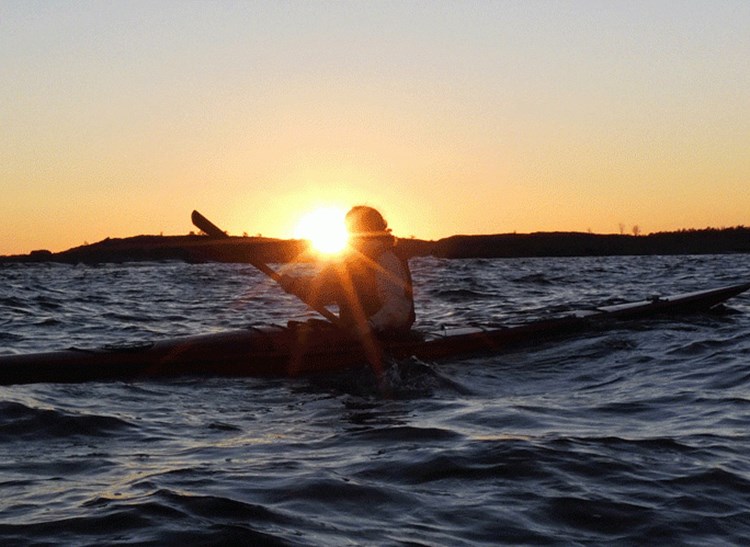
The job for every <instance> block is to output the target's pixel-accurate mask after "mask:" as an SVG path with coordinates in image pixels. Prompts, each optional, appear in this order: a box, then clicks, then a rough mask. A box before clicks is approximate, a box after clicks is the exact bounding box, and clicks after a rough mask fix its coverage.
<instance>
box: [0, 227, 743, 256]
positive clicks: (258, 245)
mask: <svg viewBox="0 0 750 547" xmlns="http://www.w3.org/2000/svg"><path fill="white" fill-rule="evenodd" d="M397 249H398V250H399V252H400V253H401V254H403V255H404V256H406V257H408V258H411V257H415V256H435V257H440V258H521V257H570V256H625V255H686V254H726V253H750V228H746V227H744V226H739V227H735V228H723V229H713V228H707V229H703V230H681V231H678V232H659V233H654V234H648V235H640V236H635V235H602V234H591V233H583V232H537V233H531V234H495V235H456V236H451V237H448V238H444V239H439V240H436V241H426V240H421V239H413V238H410V239H400V240H399V242H398V246H397ZM169 260H178V261H184V262H231V263H249V262H252V261H262V262H271V263H282V262H292V261H295V260H312V254H311V253H310V250H309V244H308V243H307V242H306V241H302V240H285V239H271V238H262V237H238V236H232V237H226V238H212V237H209V236H206V235H184V236H153V235H140V236H133V237H128V238H121V239H110V238H107V239H105V240H103V241H100V242H98V243H93V244H91V245H82V246H80V247H74V248H72V249H68V250H66V251H62V252H58V253H53V252H50V251H46V250H38V251H32V252H31V253H29V254H26V255H11V256H0V263H14V262H23V263H25V262H58V263H68V264H78V263H84V264H96V263H107V262H144V261H169Z"/></svg>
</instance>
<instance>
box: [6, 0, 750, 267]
mask: <svg viewBox="0 0 750 547" xmlns="http://www.w3.org/2000/svg"><path fill="white" fill-rule="evenodd" d="M0 83H1V85H0V189H1V190H2V200H0V254H12V253H27V252H30V251H31V250H34V249H40V248H46V249H50V250H53V251H60V250H64V249H67V248H69V247H73V246H76V245H81V244H83V243H84V242H85V241H88V242H91V243H93V242H95V241H99V240H101V239H104V238H105V237H127V236H131V235H138V234H158V233H164V234H165V235H166V234H170V235H171V234H185V233H188V232H189V231H190V230H192V229H193V227H192V225H191V223H190V212H191V211H192V210H193V209H198V210H199V211H201V212H202V213H204V214H205V215H206V216H207V217H208V218H210V219H211V220H213V221H214V222H215V223H216V224H218V225H219V226H221V227H222V228H224V229H226V230H228V231H229V232H230V233H231V234H237V235H239V234H242V233H243V232H247V233H249V234H250V235H254V234H257V233H261V234H263V235H266V236H272V237H290V236H291V234H292V232H293V229H294V225H295V223H296V219H297V218H299V217H300V216H301V215H302V214H303V213H304V212H306V211H308V210H310V209H311V208H314V207H316V206H320V205H331V204H336V205H340V206H342V207H347V206H348V205H351V204H355V203H365V204H369V205H373V206H376V207H378V208H380V209H381V211H382V212H383V213H384V214H385V216H386V217H387V219H388V220H389V222H390V224H391V227H392V228H393V230H394V233H395V234H396V235H399V236H402V237H408V236H411V235H414V236H416V237H419V238H425V239H436V238H440V237H444V236H449V235H453V234H457V233H468V234H479V233H503V232H513V231H517V232H532V231H548V230H565V231H567V230H572V231H587V230H591V231H594V232H598V233H613V232H614V233H616V232H618V231H619V230H620V226H621V225H622V226H624V227H625V230H626V231H627V232H630V231H631V229H632V226H633V225H638V226H640V227H641V230H642V231H643V232H644V233H648V232H654V231H661V230H674V229H680V228H703V227H706V226H712V227H724V226H735V225H739V224H744V225H749V224H750V152H749V150H750V2H749V1H747V0H735V1H732V0H726V1H721V0H706V1H691V0H678V1H667V0H663V1H660V0H646V1H634V0H626V1H625V0H624V1H614V0H613V1H600V0H588V1H584V0H579V1H564V2H563V1H536V2H534V1H517V2H516V1H514V2H510V1H493V2H469V1H466V2H437V1H423V2H412V1H383V0H376V1H372V2H364V1H361V2H343V1H342V2H326V1H317V2H316V1H295V2H281V1H268V2H250V1H247V2H239V1H238V2H190V1H185V0H180V1H175V2H171V1H164V0H159V1H156V2H154V1H151V0H148V1H138V0H123V1H117V2H114V1H106V0H98V1H92V2H76V1H52V0H45V1H33V0H2V2H0Z"/></svg>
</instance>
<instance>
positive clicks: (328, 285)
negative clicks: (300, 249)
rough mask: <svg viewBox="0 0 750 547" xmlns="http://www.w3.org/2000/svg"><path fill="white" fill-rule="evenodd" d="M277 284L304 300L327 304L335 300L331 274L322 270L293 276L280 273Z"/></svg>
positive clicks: (314, 303) (334, 287)
mask: <svg viewBox="0 0 750 547" xmlns="http://www.w3.org/2000/svg"><path fill="white" fill-rule="evenodd" d="M278 281H279V285H281V288H282V289H284V290H285V291H286V292H288V293H289V294H294V295H296V296H298V297H299V298H300V299H302V300H303V301H304V302H307V303H310V304H312V305H313V306H315V305H327V304H333V303H335V302H336V286H335V283H334V281H333V279H332V275H331V274H330V272H328V271H327V270H323V271H322V272H321V273H319V274H318V275H303V276H293V275H286V274H282V275H281V277H280V278H279V280H278Z"/></svg>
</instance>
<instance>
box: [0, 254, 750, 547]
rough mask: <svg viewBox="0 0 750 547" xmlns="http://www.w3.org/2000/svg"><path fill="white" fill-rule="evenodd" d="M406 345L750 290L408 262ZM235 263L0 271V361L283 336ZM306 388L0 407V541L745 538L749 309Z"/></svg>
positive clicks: (93, 397) (130, 386)
mask: <svg viewBox="0 0 750 547" xmlns="http://www.w3.org/2000/svg"><path fill="white" fill-rule="evenodd" d="M412 267H413V270H414V278H415V284H416V291H417V300H418V302H417V307H418V313H419V324H418V327H419V328H421V329H425V330H430V329H436V328H439V327H440V326H441V325H446V326H451V325H467V324H490V325H498V324H512V323H517V322H520V321H524V320H528V319H531V318H537V317H541V316H545V315H547V314H550V313H552V314H556V313H561V312H564V311H565V310H568V309H571V308H572V307H581V306H585V305H593V304H600V303H615V302H619V301H622V300H638V299H641V298H643V297H646V296H650V295H652V294H657V293H661V294H670V293H680V292H687V291H691V290H696V289H703V288H708V287H712V286H720V285H725V284H730V283H735V282H742V281H747V280H749V279H750V255H725V256H702V257H619V258H571V259H554V260H552V259H525V260H464V261H440V260H435V259H416V260H413V261H412ZM305 315H306V312H305V310H304V308H303V307H302V306H301V305H299V304H298V303H297V302H295V301H294V299H292V298H291V297H289V296H287V295H282V294H281V292H280V291H279V290H278V289H277V288H276V287H274V286H273V285H272V284H271V283H269V281H268V280H266V279H264V278H263V277H262V276H261V275H260V274H258V273H257V272H255V271H254V270H253V269H252V268H250V267H248V266H242V265H220V264H205V265H186V264H179V263H164V264H124V265H104V266H100V267H90V266H65V265H46V264H37V265H11V266H0V351H3V352H27V351H36V350H43V349H56V348H61V347H67V346H71V345H79V346H83V345H98V344H103V343H108V342H120V341H123V340H138V339H143V338H156V337H169V336H175V335H184V334H195V333H203V332H209V331H216V330H222V329H226V328H235V327H238V326H244V325H247V324H251V323H252V324H267V323H284V322H285V321H286V320H287V319H289V318H291V317H295V318H301V317H304V316H305ZM390 382H391V388H392V389H390V390H389V392H388V395H384V394H383V392H381V391H379V390H378V389H376V388H375V387H374V386H372V385H371V384H367V383H366V382H360V381H359V378H358V377H357V374H356V373H353V374H351V375H341V376H337V377H332V378H328V379H324V380H306V379H295V380H267V379H213V380H211V379H209V380H205V379H203V380H195V379H182V380H179V381H169V382H167V381H164V382H140V383H93V384H83V385H53V384H39V385H28V386H11V387H2V388H0V541H2V543H3V544H13V545H24V544H50V543H54V544H58V543H64V544H75V545H102V544H109V545H113V544H154V545H163V544H169V543H176V542H180V543H183V544H185V545H191V544H238V543H244V544H279V545H357V544H366V545H450V546H455V545H480V544H492V545H494V544H514V545H518V544H566V545H567V544H587V545H598V544H602V543H624V544H654V543H657V542H662V543H669V544H674V543H679V544H711V545H716V544H743V543H746V541H747V538H748V537H750V296H749V295H742V296H740V297H737V298H735V299H734V300H732V301H731V302H730V305H729V307H728V309H726V310H725V311H724V312H723V313H715V314H710V315H698V316H689V317H681V318H661V319H656V320H652V321H647V322H639V323H629V324H623V325H619V326H617V327H616V328H614V329H612V330H599V331H594V332H591V333H588V334H586V335H580V336H576V337H572V338H566V339H560V340H555V341H547V342H544V343H542V344H540V345H537V346H535V347H525V348H520V349H517V350H514V351H513V352H509V353H505V354H500V355H489V356H488V355H483V356H473V357H468V358H464V359H455V360H452V361H447V362H440V363H417V362H404V363H400V364H399V366H398V367H396V368H395V369H394V373H393V374H392V375H391V377H390Z"/></svg>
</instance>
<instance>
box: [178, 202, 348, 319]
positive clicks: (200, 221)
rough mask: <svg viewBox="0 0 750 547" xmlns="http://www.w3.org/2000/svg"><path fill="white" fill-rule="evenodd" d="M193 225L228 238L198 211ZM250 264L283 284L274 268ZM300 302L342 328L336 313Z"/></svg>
mask: <svg viewBox="0 0 750 547" xmlns="http://www.w3.org/2000/svg"><path fill="white" fill-rule="evenodd" d="M191 218H192V221H193V224H194V225H195V227H196V228H200V229H201V230H203V231H204V232H205V233H206V234H207V235H208V236H209V237H214V238H217V239H223V238H226V237H228V236H227V234H226V232H224V231H222V230H221V228H219V227H218V226H216V225H215V224H214V223H213V222H211V221H210V220H208V219H207V218H206V217H204V216H203V215H202V214H200V213H199V212H198V211H193V214H192V215H191ZM248 262H249V263H250V264H251V265H252V266H254V267H255V268H257V269H258V270H260V271H261V272H263V273H264V274H266V275H267V276H268V277H270V278H271V279H273V280H274V281H276V282H277V283H279V284H281V274H280V273H279V272H277V271H276V270H274V269H273V268H271V267H269V266H268V264H266V263H265V262H261V261H259V260H252V259H251V260H248ZM296 296H297V297H298V298H300V300H302V301H303V302H305V304H307V305H308V306H309V307H310V308H311V309H312V310H314V311H316V312H318V313H319V314H320V315H322V316H323V317H325V318H326V319H328V320H329V321H330V322H331V323H333V324H334V325H336V326H337V327H340V326H341V321H340V320H339V318H338V317H336V315H335V314H334V313H332V312H331V311H330V310H328V309H327V308H325V307H324V306H318V305H313V304H311V303H310V302H307V301H305V300H304V299H303V298H302V297H300V296H299V295H296Z"/></svg>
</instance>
